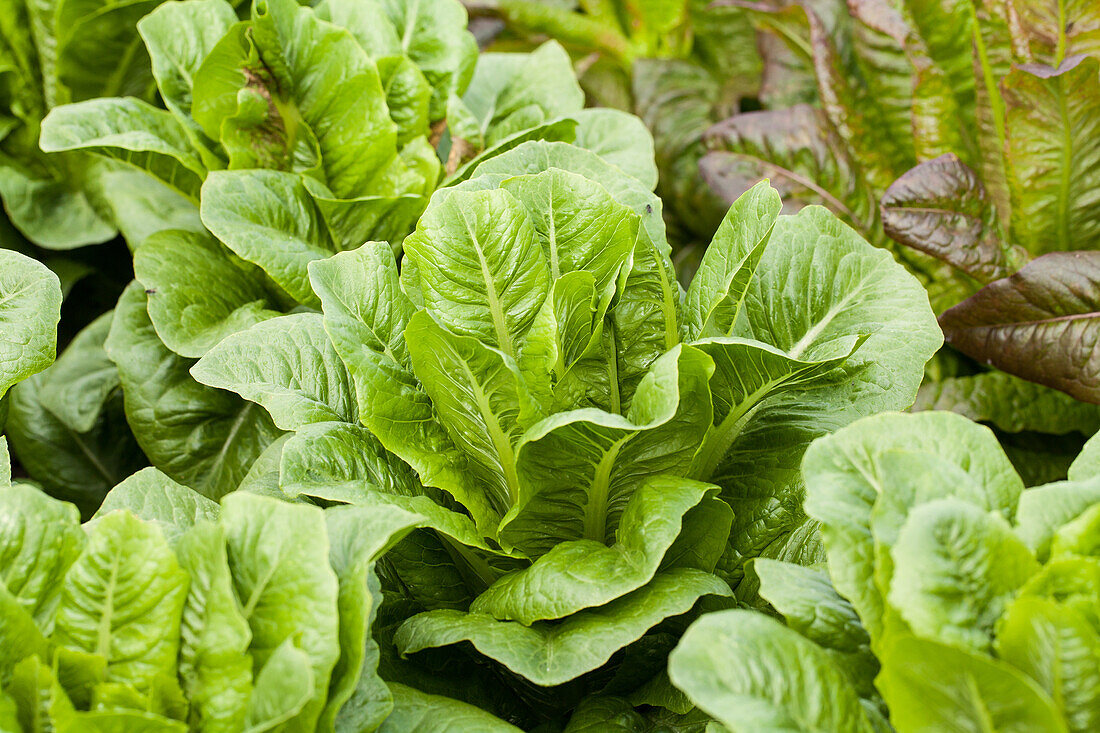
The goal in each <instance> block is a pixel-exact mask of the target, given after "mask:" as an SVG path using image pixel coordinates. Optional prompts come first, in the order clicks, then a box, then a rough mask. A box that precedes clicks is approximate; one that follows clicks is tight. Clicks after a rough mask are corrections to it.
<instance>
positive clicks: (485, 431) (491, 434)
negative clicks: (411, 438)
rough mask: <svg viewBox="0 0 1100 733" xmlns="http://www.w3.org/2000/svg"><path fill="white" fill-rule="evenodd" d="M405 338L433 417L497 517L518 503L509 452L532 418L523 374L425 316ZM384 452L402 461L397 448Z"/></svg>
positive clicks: (513, 452) (501, 357)
mask: <svg viewBox="0 0 1100 733" xmlns="http://www.w3.org/2000/svg"><path fill="white" fill-rule="evenodd" d="M405 337H406V341H407V342H408V346H409V355H410V357H411V359H412V365H413V369H414V370H415V372H416V377H417V379H419V380H420V383H421V384H422V385H423V389H424V391H425V392H426V393H427V395H428V396H429V397H430V398H431V401H432V406H433V408H434V411H435V418H436V419H437V420H438V421H439V423H440V424H442V425H443V427H444V428H445V429H446V430H447V433H448V434H449V435H450V438H451V440H452V441H453V443H454V445H455V446H456V447H457V449H458V450H459V451H461V452H462V453H463V454H464V455H465V456H466V459H467V462H468V465H467V471H468V472H469V474H470V476H471V477H472V478H473V479H474V480H475V481H476V482H477V483H478V484H479V489H480V491H481V492H482V495H483V497H484V498H483V501H485V502H487V503H488V504H489V505H490V506H492V507H493V508H494V509H495V510H496V512H497V514H498V516H503V515H504V514H505V513H506V512H507V511H508V510H509V509H510V508H511V507H512V506H513V505H514V504H515V503H516V502H517V501H518V499H519V497H520V485H519V477H518V474H517V472H516V448H517V446H518V445H519V442H520V438H521V437H522V435H523V431H524V429H525V428H526V427H528V426H530V425H532V424H533V423H534V422H535V421H536V420H537V419H538V417H539V415H538V406H537V405H536V404H535V402H534V399H533V398H532V396H531V393H530V390H529V389H528V387H527V384H526V382H525V381H524V379H523V376H522V375H521V374H520V372H519V369H518V368H517V367H516V366H515V362H514V361H512V359H510V358H508V357H507V356H506V355H505V354H502V353H501V352H500V351H497V350H496V349H492V348H490V347H488V346H486V345H484V344H483V343H482V342H480V341H479V340H477V339H476V338H473V337H470V336H458V335H455V334H454V333H452V332H450V331H448V330H447V329H446V328H445V327H444V326H442V325H440V324H439V323H438V322H437V321H436V320H435V319H434V318H432V316H431V315H429V313H428V312H427V311H420V312H418V313H417V314H416V315H414V316H413V317H412V319H411V320H410V321H409V326H408V328H407V329H406V330H405ZM391 450H393V451H394V452H395V453H397V455H399V456H401V455H404V446H391ZM414 450H415V448H414Z"/></svg>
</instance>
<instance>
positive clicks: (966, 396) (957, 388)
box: [913, 372, 1100, 435]
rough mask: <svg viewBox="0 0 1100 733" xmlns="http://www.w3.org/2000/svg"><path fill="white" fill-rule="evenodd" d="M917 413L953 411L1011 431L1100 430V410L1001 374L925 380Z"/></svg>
mask: <svg viewBox="0 0 1100 733" xmlns="http://www.w3.org/2000/svg"><path fill="white" fill-rule="evenodd" d="M921 410H951V411H952V412H957V413H959V414H960V415H965V416H966V417H968V418H970V419H971V420H974V421H977V422H984V423H989V424H990V425H993V426H994V427H995V428H997V429H998V430H1004V431H1006V432H1010V433H1018V432H1022V431H1036V432H1040V433H1051V434H1054V435H1065V434H1067V433H1073V432H1077V433H1080V434H1081V435H1093V434H1094V433H1096V432H1097V431H1098V430H1100V407H1097V406H1095V405H1091V404H1088V403H1084V402H1079V401H1077V400H1075V399H1073V398H1072V397H1070V396H1069V395H1066V394H1064V393H1062V392H1058V391H1056V390H1053V389H1050V388H1047V387H1043V386H1042V385H1038V384H1035V383H1033V382H1027V381H1024V380H1022V379H1019V378H1017V377H1013V376H1012V375H1010V374H1005V373H1004V372H983V373H982V374H975V375H973V376H968V377H953V378H949V379H943V380H940V381H936V382H928V383H926V384H924V385H922V386H921V388H920V391H919V392H917V401H916V402H915V403H914V404H913V411H914V412H918V411H921Z"/></svg>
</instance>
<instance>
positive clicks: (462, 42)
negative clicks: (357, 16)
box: [367, 0, 479, 122]
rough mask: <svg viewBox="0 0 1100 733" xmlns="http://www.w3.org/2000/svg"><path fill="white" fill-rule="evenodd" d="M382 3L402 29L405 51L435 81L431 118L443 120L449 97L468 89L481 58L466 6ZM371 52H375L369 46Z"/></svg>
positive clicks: (402, 0)
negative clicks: (469, 23)
mask: <svg viewBox="0 0 1100 733" xmlns="http://www.w3.org/2000/svg"><path fill="white" fill-rule="evenodd" d="M379 4H380V5H381V6H382V7H383V8H384V9H385V11H386V15H387V17H388V18H389V21H390V23H392V24H393V26H394V28H399V29H401V31H402V32H401V41H400V42H401V51H403V52H404V53H405V54H406V55H407V56H408V57H409V58H411V59H412V60H413V62H414V63H416V65H417V67H419V68H420V70H421V71H422V72H423V73H424V76H425V78H426V79H427V80H428V83H429V84H431V87H432V98H431V107H430V112H429V114H430V118H431V120H432V121H433V122H434V121H435V120H439V119H442V118H443V116H444V113H445V105H446V102H447V98H448V97H449V96H450V95H452V94H457V95H461V94H462V93H463V92H465V91H466V87H467V85H469V84H470V78H471V77H472V76H473V74H474V65H475V63H476V62H477V60H478V58H479V54H478V48H477V41H476V39H475V38H474V36H473V34H472V33H470V32H469V31H467V30H466V23H467V16H466V8H465V6H463V5H462V4H461V3H459V2H457V0H440V1H439V2H433V3H431V4H430V5H425V4H423V3H420V2H409V1H408V0H379ZM380 21H381V19H379V22H380ZM367 52H368V53H371V54H373V53H374V51H373V50H371V49H369V48H368V49H367Z"/></svg>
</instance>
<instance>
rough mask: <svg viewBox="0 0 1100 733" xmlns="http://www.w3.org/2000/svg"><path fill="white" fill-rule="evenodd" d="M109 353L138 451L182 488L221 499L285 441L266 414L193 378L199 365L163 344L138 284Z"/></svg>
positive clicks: (120, 310)
mask: <svg viewBox="0 0 1100 733" xmlns="http://www.w3.org/2000/svg"><path fill="white" fill-rule="evenodd" d="M106 346H107V353H108V355H110V357H111V359H112V360H114V362H115V364H116V365H117V366H118V367H119V378H120V379H121V381H122V387H123V391H124V393H125V395H126V419H127V421H128V422H129V424H130V427H131V428H132V429H133V431H134V436H135V437H136V438H137V441H138V444H139V445H140V446H142V450H144V451H145V454H146V455H147V456H149V459H150V460H151V461H152V463H153V465H155V466H156V467H157V468H159V469H160V470H162V471H164V472H165V473H166V474H168V476H170V477H171V478H172V479H174V480H175V481H178V482H180V483H182V484H184V485H186V486H190V487H191V488H193V489H195V490H196V491H198V492H199V493H201V494H203V495H205V496H209V497H211V498H215V499H216V498H220V497H221V496H224V495H225V494H227V493H229V492H231V491H233V490H235V489H236V488H237V485H238V484H239V483H240V482H241V480H242V479H243V478H244V476H245V474H246V473H247V472H248V469H249V467H250V466H251V465H252V462H253V461H254V460H255V459H256V457H257V456H259V455H260V453H262V452H263V450H264V448H265V447H266V446H267V445H268V444H269V443H271V442H272V441H274V440H275V439H276V438H277V437H278V436H279V430H278V429H277V428H276V427H275V426H274V424H272V422H271V418H269V417H268V416H267V414H266V413H265V412H264V411H263V409H262V408H260V407H259V406H257V405H253V404H252V403H250V402H246V401H245V400H243V399H241V398H240V397H238V396H237V395H235V394H233V393H231V392H224V391H222V390H217V389H211V388H210V387H206V386H204V385H201V384H199V383H198V382H196V381H195V380H194V379H193V378H192V377H191V375H190V373H189V372H188V370H189V369H190V368H191V366H192V365H193V364H194V362H193V361H192V360H190V359H184V358H183V357H180V356H178V355H177V354H174V353H173V352H171V351H170V350H169V349H168V348H167V347H166V346H165V345H164V344H163V343H161V341H160V339H159V338H158V337H157V334H156V331H154V330H153V324H152V323H151V322H150V320H149V314H148V311H147V310H146V295H145V293H144V292H143V291H142V288H141V286H140V285H138V284H137V283H131V284H130V285H129V286H128V287H127V289H126V290H125V291H124V292H123V295H122V298H121V299H120V300H119V304H118V307H117V308H116V310H115V321H114V324H113V325H112V327H111V333H110V334H109V335H108V337H107V344H106Z"/></svg>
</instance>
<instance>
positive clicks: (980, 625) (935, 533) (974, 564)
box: [887, 498, 1039, 653]
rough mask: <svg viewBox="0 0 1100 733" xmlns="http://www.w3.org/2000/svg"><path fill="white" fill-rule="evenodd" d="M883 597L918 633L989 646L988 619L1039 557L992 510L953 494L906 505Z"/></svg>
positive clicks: (992, 620) (994, 618) (1032, 571)
mask: <svg viewBox="0 0 1100 733" xmlns="http://www.w3.org/2000/svg"><path fill="white" fill-rule="evenodd" d="M891 555H892V557H893V561H894V576H893V578H892V579H891V580H890V589H889V594H888V595H887V600H888V601H889V603H890V605H891V606H892V607H893V608H894V609H895V610H896V611H897V612H898V613H899V614H900V615H901V616H902V618H904V619H905V621H906V622H907V623H908V624H909V626H910V627H911V628H912V629H913V632H914V633H916V634H918V635H919V636H921V637H922V638H925V639H930V640H933V641H940V642H943V643H945V644H951V645H953V646H956V647H960V648H963V649H971V650H974V651H977V652H984V653H989V652H990V651H991V650H992V645H993V635H994V625H995V624H996V623H997V620H998V619H999V618H1000V617H1001V614H1002V613H1003V612H1004V610H1005V608H1006V606H1007V604H1008V602H1009V601H1010V600H1011V598H1012V597H1013V596H1014V595H1015V594H1016V592H1017V591H1018V590H1019V589H1020V587H1021V586H1023V584H1024V583H1025V582H1026V581H1027V579H1028V578H1030V577H1031V576H1032V575H1034V574H1035V573H1036V572H1037V571H1038V569H1039V564H1038V563H1037V562H1036V561H1035V557H1034V556H1033V555H1032V554H1031V551H1030V550H1028V548H1027V546H1026V545H1024V543H1023V542H1022V541H1021V540H1020V539H1019V538H1018V537H1017V536H1016V535H1015V534H1014V533H1013V532H1012V529H1011V528H1010V527H1009V525H1008V522H1006V521H1005V520H1004V519H1003V518H1002V517H1000V516H997V515H996V514H991V513H987V512H986V511H984V510H983V509H981V508H979V507H976V506H974V505H973V504H970V503H968V502H965V501H961V500H959V499H953V498H951V499H938V500H935V501H931V502H928V503H926V504H922V505H921V506H918V507H916V508H914V509H913V510H912V511H910V512H909V517H908V519H907V520H906V521H905V524H904V526H902V528H901V532H900V533H899V534H898V538H897V542H896V544H895V545H894V547H893V551H892V553H891Z"/></svg>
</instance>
